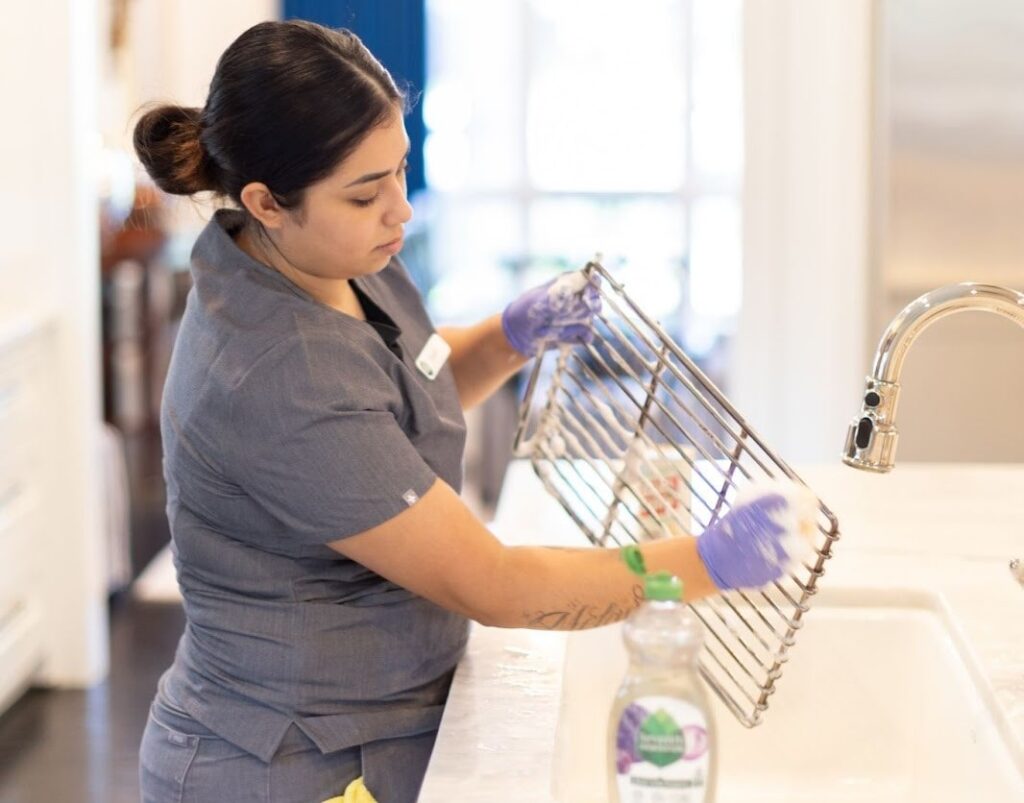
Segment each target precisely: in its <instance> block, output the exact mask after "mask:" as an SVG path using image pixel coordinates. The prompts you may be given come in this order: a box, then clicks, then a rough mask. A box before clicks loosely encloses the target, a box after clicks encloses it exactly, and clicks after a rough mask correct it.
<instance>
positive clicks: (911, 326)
mask: <svg viewBox="0 0 1024 803" xmlns="http://www.w3.org/2000/svg"><path fill="white" fill-rule="evenodd" d="M971 310H979V311H981V312H994V313H996V314H997V315H1002V316H1004V317H1006V318H1009V319H1011V320H1013V321H1015V322H1016V323H1018V324H1020V325H1021V326H1024V293H1019V292H1017V291H1016V290H1011V289H1009V288H1006V287H998V286H996V285H991V284H978V283H976V282H962V283H960V284H951V285H946V286H945V287H940V288H938V289H937V290H932V291H931V292H930V293H925V294H924V295H923V296H921V297H920V298H918V299H916V300H915V301H912V302H911V303H910V304H908V305H907V306H906V307H904V309H903V311H902V312H900V313H899V315H897V316H896V317H895V318H894V319H893V320H892V323H890V324H889V326H888V328H887V329H886V330H885V334H883V335H882V339H881V341H880V342H879V344H878V350H877V351H876V353H875V361H874V367H873V368H872V371H871V375H870V376H868V377H867V385H866V388H865V392H864V397H863V399H862V403H861V411H860V414H859V415H858V416H857V417H856V418H855V419H854V420H853V423H852V424H851V425H850V429H849V432H848V433H847V437H846V448H845V449H844V452H843V462H844V463H846V464H847V465H848V466H853V467H854V468H859V469H863V470H865V471H875V472H880V473H885V472H888V471H890V470H891V469H892V467H893V466H894V465H895V463H896V442H897V439H898V432H897V430H896V406H897V402H898V401H899V391H900V384H899V379H900V373H901V371H902V370H903V361H904V360H905V359H906V356H907V352H908V351H909V350H910V347H911V346H912V345H913V344H914V342H915V341H916V340H917V338H918V337H920V335H921V333H922V332H923V331H924V330H925V329H927V328H928V327H929V326H931V325H932V324H933V323H935V322H936V321H938V320H939V319H941V318H945V317H946V316H948V315H953V314H955V313H958V312H969V311H971Z"/></svg>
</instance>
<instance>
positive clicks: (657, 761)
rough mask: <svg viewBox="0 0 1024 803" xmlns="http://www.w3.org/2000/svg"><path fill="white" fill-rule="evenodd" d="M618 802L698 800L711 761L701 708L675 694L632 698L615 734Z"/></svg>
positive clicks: (688, 802)
mask: <svg viewBox="0 0 1024 803" xmlns="http://www.w3.org/2000/svg"><path fill="white" fill-rule="evenodd" d="M615 745H616V753H617V754H616V777H617V779H618V786H619V799H620V800H621V801H622V803H704V797H705V791H706V789H707V783H708V771H709V765H710V761H711V753H710V745H709V743H708V723H707V717H706V716H705V715H704V712H703V711H701V710H700V709H699V708H697V706H695V705H693V704H692V703H689V702H686V701H685V700H679V699H676V698H675V697H654V696H651V697H638V698H637V699H636V700H634V701H633V702H632V703H630V705H628V706H627V707H626V708H625V710H623V712H622V716H621V717H620V718H619V722H618V727H617V732H616V736H615Z"/></svg>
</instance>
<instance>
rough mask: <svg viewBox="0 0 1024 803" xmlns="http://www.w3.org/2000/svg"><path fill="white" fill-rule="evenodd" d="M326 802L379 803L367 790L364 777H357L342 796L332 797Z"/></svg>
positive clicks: (325, 802)
mask: <svg viewBox="0 0 1024 803" xmlns="http://www.w3.org/2000/svg"><path fill="white" fill-rule="evenodd" d="M324 803H377V801H376V800H374V797H373V795H371V794H370V793H369V792H368V791H367V790H366V787H365V786H364V785H363V779H362V778H356V779H355V780H354V781H352V783H350V784H349V785H348V787H347V788H346V789H345V794H343V795H342V796H341V797H332V798H331V799H330V800H325V801H324Z"/></svg>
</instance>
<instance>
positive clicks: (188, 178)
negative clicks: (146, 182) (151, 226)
mask: <svg viewBox="0 0 1024 803" xmlns="http://www.w3.org/2000/svg"><path fill="white" fill-rule="evenodd" d="M201 115H202V109H196V108H186V107H184V106H172V105H164V106H158V107H157V108H155V109H151V110H150V111H148V112H146V113H145V114H144V115H143V116H142V118H141V119H140V120H139V121H138V122H137V123H136V124H135V134H134V144H135V152H136V153H137V154H138V156H139V159H140V161H141V162H142V165H143V167H145V168H146V172H147V173H149V175H150V176H151V177H152V179H153V181H155V182H156V184H157V186H158V187H159V188H160V189H162V190H163V191H164V192H169V193H171V194H172V195H192V194H194V193H197V192H204V191H213V192H220V191H221V189H220V187H219V186H218V182H217V180H216V177H215V174H216V170H215V166H214V164H213V163H212V162H211V160H210V157H209V155H208V154H207V153H206V151H205V149H204V148H203V144H202V141H201V140H200V129H201V127H200V118H201Z"/></svg>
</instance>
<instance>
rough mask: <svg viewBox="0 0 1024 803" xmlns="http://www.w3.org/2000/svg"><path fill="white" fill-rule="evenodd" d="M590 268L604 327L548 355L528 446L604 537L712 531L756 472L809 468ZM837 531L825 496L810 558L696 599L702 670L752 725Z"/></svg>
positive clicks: (522, 422)
mask: <svg viewBox="0 0 1024 803" xmlns="http://www.w3.org/2000/svg"><path fill="white" fill-rule="evenodd" d="M585 272H586V275H587V278H588V280H589V281H590V282H591V283H592V284H594V285H595V286H597V287H598V289H599V292H600V296H601V300H602V311H601V312H600V313H599V314H598V316H597V318H596V320H595V336H594V339H593V341H592V342H590V343H586V344H579V345H576V346H573V347H563V348H562V349H561V350H560V351H552V352H549V355H553V357H554V363H553V364H552V360H551V359H550V358H548V359H545V358H543V357H538V358H537V360H536V362H535V365H534V368H533V372H532V374H531V376H530V378H529V382H528V385H527V389H526V394H525V398H524V400H523V403H522V406H521V408H520V414H519V427H518V431H517V433H516V440H515V450H516V454H517V455H518V456H521V457H528V458H529V459H530V461H531V463H532V465H533V468H534V470H535V472H536V473H537V475H538V476H539V477H540V479H541V481H542V482H543V484H544V486H545V488H546V489H547V490H548V491H549V492H550V493H551V494H552V495H553V496H554V497H555V498H556V499H557V500H558V501H559V502H560V503H561V505H562V507H563V508H564V509H565V511H566V512H567V513H568V514H569V516H570V517H571V518H572V519H573V521H574V522H575V523H576V524H577V525H578V526H579V528H580V530H581V531H582V532H583V533H584V535H585V536H586V537H587V538H588V539H589V540H590V541H591V542H592V543H593V544H595V545H597V546H616V545H625V544H629V543H635V542H642V541H645V540H648V539H653V538H662V537H667V536H671V535H691V536H699V535H700V533H701V532H703V530H704V529H705V528H706V527H707V526H709V525H710V524H711V523H712V522H713V521H715V520H716V519H718V518H719V517H720V516H722V515H723V514H724V513H725V512H726V511H728V510H729V509H730V507H731V505H732V503H733V500H734V499H735V497H736V494H737V492H738V491H739V490H740V489H742V488H743V487H744V486H746V485H748V484H749V483H750V482H752V481H755V480H758V479H767V478H778V477H789V478H791V479H793V480H795V481H798V482H800V481H801V480H800V479H799V477H797V476H796V474H795V473H794V472H793V470H792V469H791V468H790V467H789V466H788V465H786V463H785V462H783V461H782V460H781V459H780V458H779V457H778V456H776V455H775V454H774V453H772V451H771V450H770V449H768V447H767V446H766V445H765V444H764V442H763V441H762V440H761V438H759V437H758V435H757V433H755V432H754V431H753V430H752V429H751V427H750V425H749V424H747V422H746V421H745V420H744V419H743V417H742V416H741V415H740V414H739V413H738V412H737V411H736V410H735V409H734V408H733V406H732V405H731V404H730V403H729V401H728V400H727V399H726V398H725V396H724V395H723V394H722V393H721V392H720V391H719V390H718V388H716V387H715V386H714V384H712V382H711V381H710V380H709V379H708V378H707V377H706V376H705V375H704V373H703V372H702V371H701V370H700V369H699V368H698V367H697V365H695V364H694V362H693V361H692V360H691V359H690V358H689V357H687V355H686V354H685V353H684V352H683V350H682V349H681V348H680V347H679V346H678V345H677V344H676V343H675V342H674V341H673V340H672V338H671V337H670V336H669V335H668V334H667V333H666V332H665V330H664V329H663V328H662V327H661V326H660V325H659V324H658V323H657V322H655V321H653V320H652V319H651V318H650V317H648V316H647V315H646V314H645V313H644V312H643V311H642V310H641V309H640V308H639V307H638V306H637V305H636V303H634V302H633V300H632V299H631V298H630V297H629V296H628V295H627V294H626V292H625V289H624V288H623V286H622V285H621V284H619V283H618V282H617V281H616V280H615V279H614V278H613V277H612V276H611V274H610V273H609V272H608V271H607V270H606V269H605V268H604V267H603V266H602V265H601V264H600V261H599V260H595V261H593V262H590V263H589V264H588V265H587V267H586V269H585ZM819 502H820V500H819ZM838 537H839V527H838V522H837V520H836V517H835V516H834V515H833V514H832V513H831V511H829V509H828V508H827V507H825V505H824V504H821V505H820V516H819V522H818V533H817V534H816V536H815V540H814V553H813V555H812V556H811V557H810V558H809V559H808V560H807V561H804V562H803V563H802V564H801V565H800V567H799V569H798V570H797V571H795V572H794V573H792V574H790V575H789V576H787V577H784V578H782V579H781V580H779V581H777V582H775V583H774V584H772V585H771V586H768V587H766V588H764V589H761V590H759V591H736V592H727V593H723V594H721V595H719V596H715V597H711V598H706V599H703V600H699V601H696V602H694V603H692V604H691V605H690V608H691V610H692V611H693V613H694V614H695V615H696V616H697V618H698V620H699V621H700V622H701V624H702V625H703V627H704V630H705V636H706V637H705V640H704V647H703V650H702V653H701V655H700V659H699V661H700V672H701V674H702V675H703V677H704V679H705V681H706V682H707V683H708V685H709V686H710V687H711V688H712V689H713V690H714V691H715V692H716V693H717V694H718V695H719V697H721V699H722V700H723V702H724V703H725V704H726V706H727V707H728V708H729V709H730V710H731V711H732V712H733V713H734V714H735V715H736V717H737V718H738V719H739V720H740V722H742V723H743V724H744V725H746V726H747V727H753V726H755V725H757V724H759V723H760V722H761V719H762V717H763V715H764V712H765V711H766V710H767V708H768V702H769V697H770V695H771V694H772V693H773V692H774V691H775V685H776V681H777V680H778V679H779V677H780V675H781V673H782V667H783V664H784V663H785V661H786V660H787V654H788V651H789V649H790V648H791V647H792V646H793V643H794V640H795V637H796V633H797V631H798V630H799V629H800V626H801V617H802V616H803V614H804V613H805V612H806V611H807V610H808V607H809V603H810V599H811V597H812V596H813V595H814V593H815V590H816V587H817V582H818V578H819V577H821V575H822V573H823V566H824V563H825V561H826V560H827V559H828V558H829V557H830V556H831V552H832V545H833V543H834V542H835V541H836V539H837V538H838Z"/></svg>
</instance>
